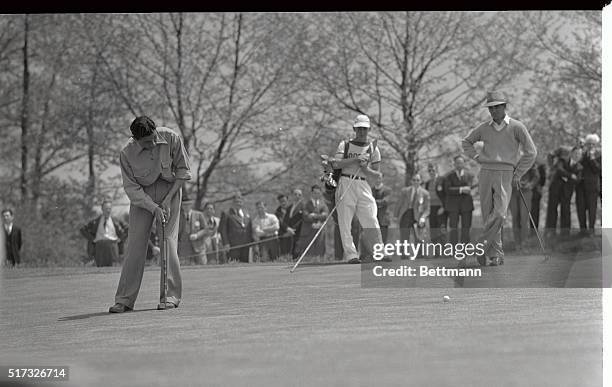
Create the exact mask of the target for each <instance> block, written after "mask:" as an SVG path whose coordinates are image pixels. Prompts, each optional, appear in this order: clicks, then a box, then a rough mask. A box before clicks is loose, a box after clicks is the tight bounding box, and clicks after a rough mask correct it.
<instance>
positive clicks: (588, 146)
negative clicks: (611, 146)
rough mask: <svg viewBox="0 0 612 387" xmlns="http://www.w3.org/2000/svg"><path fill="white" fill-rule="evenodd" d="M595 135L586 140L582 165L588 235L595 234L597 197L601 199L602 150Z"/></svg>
mask: <svg viewBox="0 0 612 387" xmlns="http://www.w3.org/2000/svg"><path fill="white" fill-rule="evenodd" d="M598 144H599V136H598V135H597V134H595V133H593V134H589V135H587V136H586V138H585V151H584V154H583V156H582V160H581V164H582V166H583V167H584V169H583V179H584V203H585V208H586V211H587V212H588V233H589V234H593V233H594V228H595V221H596V219H597V196H599V197H601V150H600V149H599V148H598Z"/></svg>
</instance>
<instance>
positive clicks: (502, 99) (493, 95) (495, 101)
mask: <svg viewBox="0 0 612 387" xmlns="http://www.w3.org/2000/svg"><path fill="white" fill-rule="evenodd" d="M506 103H508V99H507V98H506V96H505V95H504V93H502V92H501V91H489V92H488V93H487V101H486V102H485V104H484V107H490V106H496V105H503V104H506Z"/></svg>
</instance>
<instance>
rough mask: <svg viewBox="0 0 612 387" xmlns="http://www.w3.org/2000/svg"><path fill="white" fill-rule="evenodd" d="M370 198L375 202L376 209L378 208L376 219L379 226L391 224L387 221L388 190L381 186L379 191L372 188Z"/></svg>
mask: <svg viewBox="0 0 612 387" xmlns="http://www.w3.org/2000/svg"><path fill="white" fill-rule="evenodd" d="M372 196H374V200H376V207H377V208H378V213H377V216H376V217H377V218H378V224H379V225H380V226H388V225H389V223H390V222H391V221H390V219H389V211H388V209H389V203H388V202H387V197H388V196H389V188H387V187H386V186H384V185H383V186H382V188H381V189H377V188H375V187H372Z"/></svg>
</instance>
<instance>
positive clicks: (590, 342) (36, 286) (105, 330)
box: [0, 263, 602, 387]
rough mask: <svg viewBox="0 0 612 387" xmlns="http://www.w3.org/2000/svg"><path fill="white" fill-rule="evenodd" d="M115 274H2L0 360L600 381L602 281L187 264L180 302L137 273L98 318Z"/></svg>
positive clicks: (100, 382)
mask: <svg viewBox="0 0 612 387" xmlns="http://www.w3.org/2000/svg"><path fill="white" fill-rule="evenodd" d="M494 269H495V268H494ZM515 269H516V270H518V269H519V268H518V267H515V266H513V265H511V264H507V265H505V267H503V268H496V269H495V270H498V271H502V270H506V271H507V272H510V273H511V272H512V271H513V270H515ZM119 272H120V268H118V267H110V268H95V267H92V268H66V269H60V268H50V269H15V270H5V271H4V272H3V274H2V275H3V277H2V283H1V298H2V302H1V304H0V305H1V308H2V310H1V313H2V320H1V324H0V328H1V329H0V332H1V333H0V341H1V342H2V351H1V352H0V364H3V365H13V364H14V365H69V366H70V367H71V369H70V382H69V383H62V385H67V386H68V385H71V386H107V385H114V386H115V385H116V386H168V385H173V386H202V385H205V386H209V385H210V386H242V385H244V386H246V385H248V386H330V385H331V386H372V385H378V386H457V385H460V386H555V387H561V386H584V387H586V386H601V375H602V355H601V350H602V348H601V346H602V310H601V290H600V289H461V288H452V284H451V283H449V287H448V288H436V289H397V288H393V289H364V288H361V286H360V270H359V266H358V265H328V266H305V267H300V268H298V270H296V271H295V273H293V274H290V273H289V272H288V269H287V264H286V263H280V264H255V265H245V264H243V265H239V264H235V265H211V266H189V267H185V268H184V269H183V301H182V303H181V305H180V307H179V308H178V309H176V310H167V311H156V310H153V309H154V308H155V306H156V305H157V296H158V288H159V283H158V281H159V270H158V268H157V267H154V266H149V267H147V268H146V269H145V274H144V278H143V283H142V287H141V291H140V295H139V298H138V300H137V303H136V311H135V312H131V313H125V314H121V315H110V314H108V313H106V311H107V310H108V307H109V306H111V305H112V304H113V297H114V293H115V289H116V285H117V281H118V279H119ZM443 295H449V296H450V297H451V301H450V302H446V303H445V302H443V301H442V296H443ZM58 385H59V384H58Z"/></svg>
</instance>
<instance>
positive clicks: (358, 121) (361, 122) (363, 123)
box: [353, 114, 370, 128]
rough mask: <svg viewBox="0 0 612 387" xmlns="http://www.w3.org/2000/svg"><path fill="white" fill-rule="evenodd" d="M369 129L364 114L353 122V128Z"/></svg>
mask: <svg viewBox="0 0 612 387" xmlns="http://www.w3.org/2000/svg"><path fill="white" fill-rule="evenodd" d="M369 127H370V119H369V118H368V116H366V115H365V114H360V115H358V116H357V117H355V122H354V123H353V128H369Z"/></svg>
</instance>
